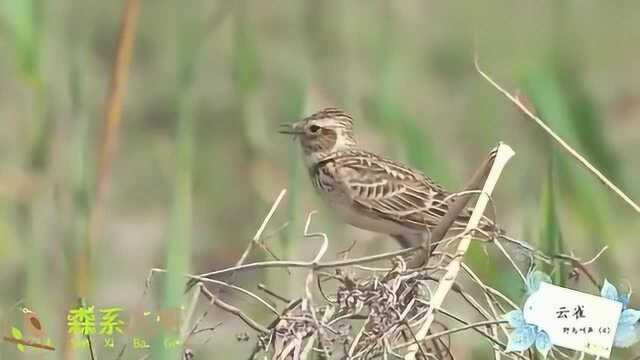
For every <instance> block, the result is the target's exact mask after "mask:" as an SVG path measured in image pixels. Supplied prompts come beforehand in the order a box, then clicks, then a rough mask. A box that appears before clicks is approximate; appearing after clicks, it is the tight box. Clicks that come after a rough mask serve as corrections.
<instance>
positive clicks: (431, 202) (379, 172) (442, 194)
mask: <svg viewBox="0 0 640 360" xmlns="http://www.w3.org/2000/svg"><path fill="white" fill-rule="evenodd" d="M335 161H336V171H339V172H341V174H340V176H338V178H339V179H340V181H341V182H342V188H343V191H344V192H346V193H347V194H348V195H349V197H350V198H351V200H352V202H353V204H354V206H356V207H358V208H359V210H360V211H362V212H364V213H367V214H368V215H369V216H372V217H379V218H384V219H386V220H391V221H394V222H396V223H400V224H401V225H403V226H407V227H409V228H412V229H416V230H426V229H430V228H432V227H434V226H436V225H437V224H438V223H439V221H440V219H441V218H442V217H443V216H444V215H445V214H446V212H447V210H448V204H450V202H451V200H452V199H448V198H447V197H448V196H449V195H450V193H448V192H447V191H445V190H444V189H443V188H442V187H441V186H440V185H438V184H436V183H435V182H434V181H433V180H431V179H430V178H428V177H426V176H425V175H424V174H422V173H421V172H419V171H417V170H413V169H409V168H407V167H404V166H402V165H400V164H398V163H395V162H393V161H391V160H387V159H384V158H380V157H378V156H376V155H374V154H371V153H365V152H352V153H350V154H348V155H347V156H342V157H339V158H336V159H335ZM469 215H470V214H469V213H468V211H467V210H465V211H463V213H462V214H460V216H459V218H458V219H456V222H455V223H454V225H453V227H463V226H464V224H466V222H467V221H468V220H469Z"/></svg>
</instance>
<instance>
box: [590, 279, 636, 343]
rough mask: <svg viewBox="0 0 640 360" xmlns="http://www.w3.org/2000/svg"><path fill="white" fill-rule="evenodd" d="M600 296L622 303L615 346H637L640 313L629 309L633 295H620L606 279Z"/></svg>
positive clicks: (614, 341)
mask: <svg viewBox="0 0 640 360" xmlns="http://www.w3.org/2000/svg"><path fill="white" fill-rule="evenodd" d="M600 296H602V297H603V298H607V299H609V300H613V301H618V302H620V303H622V314H620V320H618V327H617V328H616V336H615V338H614V339H613V345H615V346H618V347H623V348H626V347H629V346H631V345H633V344H635V343H636V342H637V341H638V339H640V334H639V330H638V320H640V311H638V310H634V309H629V308H628V306H629V300H630V299H631V294H620V293H618V289H616V287H615V286H613V284H611V283H610V282H609V281H608V280H607V279H605V280H604V284H603V285H602V289H601V290H600Z"/></svg>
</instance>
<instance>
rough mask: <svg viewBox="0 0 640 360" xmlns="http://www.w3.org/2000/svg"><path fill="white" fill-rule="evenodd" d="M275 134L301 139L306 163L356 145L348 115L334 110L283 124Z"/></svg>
mask: <svg viewBox="0 0 640 360" xmlns="http://www.w3.org/2000/svg"><path fill="white" fill-rule="evenodd" d="M278 132H280V133H281V134H289V135H293V137H294V139H295V138H297V139H298V140H300V145H301V146H302V151H303V152H304V155H305V160H306V161H307V163H308V164H314V163H317V162H318V161H321V160H322V159H324V158H326V157H327V156H329V155H330V154H332V153H334V152H335V151H339V150H344V149H348V148H350V147H354V146H356V141H355V138H354V137H353V120H352V118H351V115H349V114H347V113H345V112H344V111H342V110H339V109H336V108H326V109H322V110H320V111H318V112H316V113H314V114H312V115H310V116H308V117H306V118H304V119H302V120H300V121H297V122H294V123H291V124H282V125H281V128H280V130H279V131H278Z"/></svg>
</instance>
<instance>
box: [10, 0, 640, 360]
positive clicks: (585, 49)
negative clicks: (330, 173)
mask: <svg viewBox="0 0 640 360" xmlns="http://www.w3.org/2000/svg"><path fill="white" fill-rule="evenodd" d="M1 4H2V7H1V10H2V12H1V15H2V17H1V18H0V51H1V54H2V56H0V289H2V290H1V291H0V305H1V309H0V315H1V316H2V318H1V319H0V320H1V321H2V329H1V330H2V335H3V336H5V335H7V334H8V333H9V328H10V327H11V326H12V325H14V324H18V325H16V326H19V324H20V323H19V322H17V321H19V320H18V319H20V318H21V313H20V312H19V308H21V307H23V306H27V307H28V308H29V309H32V310H33V311H35V312H37V313H38V315H39V317H40V319H41V320H42V322H43V324H44V326H45V329H46V331H47V335H48V336H49V337H50V338H51V339H52V342H53V343H54V344H55V345H56V347H57V350H56V351H55V352H52V353H43V352H37V351H34V350H27V351H26V352H25V353H24V354H20V353H19V352H17V350H16V349H15V347H14V346H13V345H10V344H7V343H3V344H2V345H0V357H1V358H3V359H4V358H6V359H14V358H19V357H20V356H24V357H30V358H35V357H38V358H47V359H63V358H64V359H74V358H78V359H80V358H82V359H86V358H87V353H86V352H84V351H82V350H78V349H74V348H73V347H72V346H71V345H70V344H69V342H68V337H67V336H66V332H67V327H66V321H67V320H66V316H67V312H68V310H69V309H70V308H72V307H75V306H76V305H77V303H78V296H79V295H82V297H84V300H85V302H86V303H87V304H95V306H96V307H111V306H120V307H123V308H124V309H125V310H126V311H127V312H129V313H131V312H134V311H137V310H139V308H140V306H143V307H147V308H150V309H153V308H155V309H158V308H160V307H163V306H176V305H179V304H180V303H181V302H182V300H183V298H182V296H181V292H182V285H183V279H181V278H180V276H172V277H171V276H170V277H163V276H158V277H157V278H154V282H153V284H152V291H151V293H150V295H149V296H146V297H143V292H144V290H145V286H144V284H145V278H146V277H147V275H148V272H149V270H150V269H151V268H152V267H162V268H165V267H167V266H168V267H169V268H171V269H174V270H178V271H190V272H194V273H197V272H205V271H209V270H213V269H219V268H222V267H226V266H230V265H232V264H234V263H235V262H236V261H237V259H238V258H239V256H240V255H241V253H242V251H243V249H244V247H245V246H246V245H247V243H248V241H249V240H250V239H251V237H252V236H253V233H254V232H255V230H256V229H257V227H258V225H259V224H260V222H261V220H262V218H263V217H264V215H265V214H266V212H267V211H268V209H269V207H270V206H271V203H272V202H273V200H274V199H275V198H276V196H277V194H278V193H279V191H280V190H281V189H282V188H288V190H289V191H288V194H287V197H286V201H284V202H283V204H282V205H281V207H280V208H279V210H278V212H277V213H276V215H275V217H274V218H273V219H272V221H271V223H270V224H269V227H268V230H267V233H269V232H270V231H273V230H275V229H277V228H278V227H279V226H280V225H282V224H283V223H284V222H286V221H290V222H291V224H290V226H289V227H288V228H287V229H286V230H284V231H282V232H280V233H278V234H276V235H275V236H273V237H271V238H270V239H269V240H268V241H267V243H268V244H269V247H270V248H271V249H272V250H273V251H274V252H275V253H276V254H277V255H278V256H279V257H281V258H286V259H299V260H303V259H304V260H307V259H311V258H312V257H313V254H315V249H317V246H318V244H317V243H314V242H313V241H312V240H305V239H303V238H302V236H301V234H302V226H303V222H304V218H305V216H306V214H307V213H308V212H310V211H311V210H314V209H318V210H319V211H320V213H319V214H318V215H317V216H316V217H315V219H314V224H313V228H314V229H315V230H322V231H324V232H326V233H327V234H328V235H329V238H330V240H331V246H330V250H329V252H328V253H327V254H328V257H331V258H334V257H335V256H336V252H338V251H340V250H343V249H345V248H347V247H348V246H349V245H350V244H351V243H352V242H353V241H354V240H358V242H357V245H356V247H355V248H354V250H353V251H352V255H354V256H355V255H362V254H372V253H374V252H375V251H381V250H383V249H384V250H388V249H395V248H396V244H395V243H394V242H393V241H390V240H389V239H387V238H385V237H382V236H378V235H375V234H371V233H367V232H364V231H360V230H357V229H354V228H351V227H348V226H345V225H343V224H341V223H340V222H339V221H336V219H334V217H333V216H332V214H331V212H330V211H328V210H327V209H326V208H325V207H324V205H323V204H322V203H321V202H320V201H319V199H318V198H317V197H316V196H315V194H313V191H312V189H311V187H310V183H309V181H308V179H307V175H306V170H305V169H303V167H302V163H301V161H300V156H299V155H300V154H299V152H298V150H299V149H298V148H297V146H296V144H294V143H292V142H291V141H289V140H288V139H287V138H285V137H283V136H281V135H278V134H277V133H276V129H277V125H278V124H279V123H281V122H291V121H294V120H297V119H299V118H301V117H302V116H304V115H306V114H310V113H311V112H314V111H316V110H317V109H319V108H321V107H324V106H328V105H331V106H338V107H341V108H343V109H344V110H347V111H349V112H351V113H352V114H353V115H354V118H355V126H356V135H357V136H358V138H359V140H360V142H361V143H362V145H363V146H364V147H366V148H368V149H370V150H373V151H377V152H380V153H383V154H385V155H387V156H389V157H392V158H395V159H398V160H402V161H406V162H408V163H410V164H412V165H413V166H415V167H417V168H419V169H421V170H423V171H424V172H425V173H427V174H428V175H430V176H431V177H433V178H434V179H436V180H437V181H438V182H440V183H442V184H444V185H445V186H446V187H447V188H449V189H450V190H458V189H461V188H462V187H463V186H464V184H465V183H466V181H467V179H469V178H470V176H471V174H472V173H473V171H474V170H475V169H476V167H477V166H478V165H479V164H480V162H481V161H482V160H483V159H484V156H485V154H486V153H487V152H488V151H489V149H490V148H491V147H493V146H494V145H495V144H496V143H497V142H498V141H504V142H506V143H508V144H510V145H511V146H512V147H513V148H514V150H515V151H516V152H517V157H516V158H515V159H514V161H513V162H512V163H511V164H510V165H509V166H508V168H507V170H506V171H505V173H504V176H503V178H502V179H501V181H500V183H499V186H498V189H497V191H496V194H495V198H494V200H495V205H496V209H497V221H498V222H499V223H500V224H501V225H502V227H503V228H505V229H507V231H508V232H509V233H510V234H512V235H513V236H515V237H518V238H522V239H523V240H525V241H528V242H530V243H532V244H535V246H537V247H539V248H540V249H542V250H545V251H548V252H551V253H554V252H556V253H557V252H565V253H573V254H575V256H577V257H580V258H584V259H588V258H590V257H591V256H593V255H594V254H595V253H596V252H597V251H598V250H600V248H602V247H603V246H604V245H608V246H609V250H608V251H607V252H606V253H605V254H604V255H603V256H602V257H601V258H600V259H599V260H598V262H597V263H596V264H595V265H593V266H591V267H590V269H591V270H593V271H594V273H595V274H597V275H598V276H599V277H600V278H602V277H605V276H606V277H608V278H609V279H612V280H614V281H615V282H616V283H620V284H629V285H631V286H633V287H634V288H639V287H640V281H639V280H638V275H639V274H640V268H639V267H638V263H639V260H640V253H639V252H638V251H637V249H638V247H637V242H638V241H640V239H639V238H638V235H637V234H638V232H639V230H640V222H639V221H638V214H636V213H633V211H632V210H631V209H630V208H629V207H628V206H627V205H626V204H625V203H623V202H622V201H621V200H619V199H618V198H616V197H615V196H613V195H612V194H611V193H610V192H608V191H607V190H605V188H604V187H603V186H602V185H600V184H599V183H598V182H597V181H596V180H594V178H593V177H591V176H590V175H588V174H587V173H586V171H585V170H584V169H582V168H581V167H579V166H578V165H577V164H576V162H575V161H573V160H572V159H569V158H568V157H567V156H566V155H565V154H564V153H563V152H561V151H559V150H558V147H557V146H556V145H555V144H553V143H552V142H551V141H550V140H549V139H548V138H547V137H546V136H545V135H543V133H542V132H541V130H540V129H539V128H538V127H536V126H535V125H534V124H533V123H532V122H530V121H529V120H528V119H526V118H525V117H524V116H523V115H522V114H521V113H519V112H518V111H516V110H515V108H514V107H513V106H512V105H511V104H509V103H507V101H506V100H505V99H504V98H503V97H502V96H501V95H499V94H498V93H497V92H496V91H495V90H494V89H492V88H491V87H490V86H489V85H488V84H487V83H486V82H485V81H484V80H482V79H481V77H480V76H479V75H478V74H477V73H476V72H475V70H474V67H473V54H474V49H475V50H477V52H478V54H479V56H480V62H481V64H482V66H483V67H484V68H485V70H487V71H488V72H489V73H490V74H492V75H493V76H494V78H495V79H496V80H497V81H499V82H500V83H502V84H504V85H505V86H506V87H507V88H508V89H511V90H513V91H515V90H519V91H520V93H521V94H525V95H526V97H527V98H528V99H529V101H530V102H531V104H533V105H534V107H535V109H536V111H537V113H538V114H540V115H541V117H542V118H543V119H545V120H546V121H547V122H548V123H549V124H550V125H551V126H552V127H553V128H554V129H556V130H557V132H558V133H559V134H560V135H561V136H563V137H564V138H565V139H566V140H567V141H568V142H569V143H571V144H573V145H574V146H575V147H576V148H577V149H578V150H579V151H580V152H581V153H583V154H585V156H586V157H587V158H589V159H590V160H592V161H593V163H594V164H595V165H596V166H598V167H599V168H601V169H602V170H603V172H605V173H606V174H607V175H608V176H610V177H611V178H612V179H613V180H614V181H615V182H616V183H618V184H619V185H620V186H621V187H622V188H623V189H624V190H626V191H627V192H628V193H629V194H630V195H631V197H632V198H635V199H636V200H637V199H639V198H640V185H638V181H637V180H636V179H637V178H638V177H639V176H640V159H639V158H638V154H640V153H639V152H638V151H639V149H640V122H639V121H638V119H639V118H640V78H639V77H638V74H640V65H639V64H640V62H638V58H639V57H640V47H638V46H637V44H639V43H640V29H639V28H638V23H640V8H639V5H638V3H637V1H616V2H596V1H489V2H471V1H466V2H437V1H418V0H415V1H396V2H391V1H368V0H367V1H364V0H357V1H349V2H347V1H338V0H326V1H285V0H282V1H273V2H268V1H257V0H254V1H230V0H229V1H227V0H222V1H202V0H190V1H177V0H153V1H150V0H147V1H141V3H140V12H139V17H138V18H137V26H136V27H135V34H134V36H135V37H134V39H133V41H134V48H133V49H134V50H133V52H132V54H131V56H132V63H131V66H130V69H129V75H128V76H127V83H126V86H125V87H124V88H123V90H125V92H124V93H123V94H124V96H125V98H124V107H123V113H122V120H121V123H120V126H118V127H117V133H118V134H119V136H118V138H117V142H116V143H115V144H116V147H115V153H114V157H113V163H112V169H111V171H110V172H109V173H108V174H106V175H105V174H104V173H102V172H101V171H100V166H99V164H100V160H99V159H100V154H101V152H102V151H103V149H102V148H101V146H102V144H103V138H104V136H105V135H104V134H105V125H104V119H105V117H104V113H105V107H106V106H107V105H106V98H107V94H108V91H109V84H110V78H111V76H112V72H113V63H114V61H115V60H114V58H115V54H116V49H117V46H118V32H119V29H120V23H121V21H122V20H121V18H122V14H123V9H124V5H125V1H120V0H118V1H116V0H112V1H97V0H83V1H80V0H57V1H45V0H2V2H1ZM105 179H106V183H107V184H108V185H107V187H106V189H107V190H106V192H105V196H104V197H102V198H99V197H98V198H97V197H96V192H97V188H98V185H97V184H99V183H100V181H102V180H105ZM94 217H95V218H94ZM96 219H98V221H97V225H96V224H94V223H93V222H94V221H96ZM92 230H93V231H95V233H93V234H92V232H91V231H92ZM488 255H489V256H487V253H485V249H484V248H483V246H481V245H476V246H474V248H473V249H472V252H471V253H470V254H469V255H468V256H469V259H468V262H469V263H471V264H472V266H473V267H474V268H475V269H476V270H477V272H478V273H479V274H480V275H481V276H482V277H483V278H484V279H485V280H486V281H487V282H488V283H490V284H493V285H495V286H497V287H499V288H500V289H503V290H504V291H505V292H507V293H509V294H510V295H513V296H514V297H515V298H516V299H519V298H520V296H521V285H520V284H519V283H518V278H517V276H516V274H514V273H512V272H509V271H504V270H505V269H509V267H508V266H507V265H506V262H505V261H504V260H503V259H502V258H501V257H500V256H499V255H498V254H497V253H495V252H494V251H492V250H489V252H488ZM268 258H269V255H268V254H264V253H263V252H262V251H261V250H260V249H257V250H255V252H254V253H252V255H251V257H250V259H252V260H256V259H268ZM518 260H519V261H520V262H521V264H523V266H526V264H527V262H526V258H525V257H520V258H518ZM83 264H84V265H83ZM83 269H84V270H83ZM547 270H550V271H554V274H555V276H556V279H557V280H560V281H562V282H565V283H567V285H570V286H573V287H578V288H582V289H585V290H587V291H590V292H594V293H595V292H597V290H596V289H594V288H593V287H589V284H588V282H586V281H585V279H584V278H582V277H581V278H579V279H578V280H577V281H576V280H567V274H568V273H569V272H570V270H571V269H570V268H562V267H554V268H548V269H547ZM303 276H304V274H303V273H297V272H295V271H294V272H293V274H288V273H287V272H285V271H282V270H270V271H262V272H252V273H246V274H238V276H236V279H235V281H236V283H237V284H240V285H243V286H246V287H247V288H249V289H251V290H255V284H256V283H258V282H263V283H265V284H266V285H267V286H268V287H269V288H271V289H273V290H275V291H277V292H279V293H281V294H283V295H286V296H288V297H291V298H293V297H296V296H300V295H301V291H302V284H303V280H302V279H303ZM623 287H624V286H623ZM221 294H222V296H223V297H225V298H227V299H228V300H229V301H231V302H233V303H234V304H236V305H238V306H239V307H241V308H243V309H244V310H246V311H247V312H248V313H249V314H251V315H252V316H254V317H255V318H256V319H258V320H260V321H262V322H263V323H264V324H268V323H269V322H270V321H271V318H270V317H269V316H268V314H266V313H265V312H264V311H262V310H261V309H260V308H258V307H257V306H256V305H255V304H253V303H251V302H250V301H247V300H246V299H245V298H242V297H239V296H237V294H231V293H228V292H227V291H223V292H222V293H221ZM634 303H635V304H637V302H636V301H635V300H634V299H632V306H633V305H635V304H634ZM16 304H18V305H16ZM140 304H143V305H140ZM452 306H453V307H454V308H455V304H454V305H452ZM202 309H204V307H202ZM202 309H200V310H202ZM220 320H224V321H225V323H224V324H223V325H222V327H220V328H218V330H217V331H216V332H213V333H203V334H201V335H198V336H196V337H194V338H193V339H192V341H191V342H190V344H189V345H188V346H189V347H190V348H193V349H194V351H195V353H196V359H198V358H212V357H211V356H214V355H215V354H217V355H220V354H222V353H225V352H226V353H227V354H229V355H228V358H236V357H241V356H242V357H243V358H244V357H245V356H248V354H249V352H250V350H251V348H252V346H253V342H254V341H255V334H253V333H251V332H250V331H249V332H248V335H249V336H250V340H249V341H248V342H243V341H239V340H238V339H237V337H238V336H237V335H241V334H242V333H243V332H245V331H247V329H246V328H245V327H244V326H243V325H242V324H241V323H240V322H239V321H238V320H237V319H235V318H231V317H230V316H229V315H227V314H225V313H223V312H220V311H219V310H212V311H211V312H210V314H209V316H208V317H207V320H206V322H205V324H215V323H217V322H218V321H220ZM240 337H242V336H240ZM477 340H478V341H477V342H473V341H463V340H460V339H458V340H456V337H454V339H453V344H454V349H455V353H456V354H458V355H459V357H460V358H463V359H465V358H471V355H470V354H471V352H472V351H478V349H482V350H481V351H480V352H479V353H482V352H483V351H486V352H488V349H489V347H488V346H487V345H486V343H483V342H482V341H481V340H480V339H477ZM95 341H97V344H96V347H97V352H98V354H99V358H101V359H103V358H104V359H115V358H117V355H118V351H119V350H120V348H121V345H123V344H124V343H126V342H127V341H128V340H127V338H125V337H121V338H118V339H117V340H116V349H115V350H114V349H106V348H104V346H102V344H101V343H100V338H99V337H97V338H96V340H95ZM145 354H151V352H150V351H149V350H136V349H133V348H131V346H129V347H128V348H127V349H126V351H125V354H124V356H123V357H122V358H123V359H138V358H141V357H143V356H145ZM476 354H478V352H476ZM161 356H165V358H175V357H172V355H167V352H165V351H160V350H157V348H156V349H155V350H154V351H153V355H151V358H153V359H156V358H160V357H161ZM488 356H489V355H488V354H487V357H488ZM216 358H218V357H216ZM474 358H480V357H477V356H476V357H474Z"/></svg>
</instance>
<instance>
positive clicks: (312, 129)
mask: <svg viewBox="0 0 640 360" xmlns="http://www.w3.org/2000/svg"><path fill="white" fill-rule="evenodd" d="M318 130H320V126H318V125H311V126H309V131H311V132H312V133H314V134H315V133H317V132H318Z"/></svg>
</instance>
